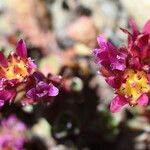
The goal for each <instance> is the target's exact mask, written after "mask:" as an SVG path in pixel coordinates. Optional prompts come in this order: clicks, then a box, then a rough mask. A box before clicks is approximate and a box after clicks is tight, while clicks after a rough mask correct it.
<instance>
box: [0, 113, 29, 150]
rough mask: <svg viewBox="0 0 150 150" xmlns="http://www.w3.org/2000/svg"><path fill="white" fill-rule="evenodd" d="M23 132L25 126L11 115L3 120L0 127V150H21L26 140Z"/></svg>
mask: <svg viewBox="0 0 150 150" xmlns="http://www.w3.org/2000/svg"><path fill="white" fill-rule="evenodd" d="M25 130H26V126H25V124H24V123H23V122H21V121H19V120H18V119H17V118H16V116H14V115H11V116H10V117H9V118H8V119H3V120H2V121H1V126H0V133H1V134H0V149H1V150H22V149H23V145H24V142H25V140H26V136H25Z"/></svg>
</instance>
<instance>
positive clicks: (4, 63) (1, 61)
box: [0, 52, 8, 67]
mask: <svg viewBox="0 0 150 150" xmlns="http://www.w3.org/2000/svg"><path fill="white" fill-rule="evenodd" d="M0 65H1V66H3V67H7V65H8V63H7V60H6V58H5V55H4V53H3V52H0Z"/></svg>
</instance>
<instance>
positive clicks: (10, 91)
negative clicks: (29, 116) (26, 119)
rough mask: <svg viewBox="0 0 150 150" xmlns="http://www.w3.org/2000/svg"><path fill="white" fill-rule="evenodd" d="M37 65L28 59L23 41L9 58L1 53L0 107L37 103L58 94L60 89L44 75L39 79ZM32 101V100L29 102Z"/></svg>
mask: <svg viewBox="0 0 150 150" xmlns="http://www.w3.org/2000/svg"><path fill="white" fill-rule="evenodd" d="M35 70H36V65H35V63H34V61H33V60H32V59H30V58H28V57H27V48H26V44H25V42H24V41H23V40H22V39H21V40H20V41H19V42H18V44H17V48H16V52H15V53H13V52H11V53H10V54H9V56H8V58H6V57H5V55H4V53H3V52H0V107H2V106H3V105H4V104H5V103H7V102H8V103H11V102H15V101H21V103H22V102H26V103H27V102H28V103H29V102H30V103H31V102H32V103H34V102H37V101H38V100H39V98H40V99H42V100H44V99H45V98H49V97H52V96H56V95H57V94H58V89H57V88H56V87H55V86H54V85H53V84H52V82H51V81H50V80H47V79H46V78H45V77H44V76H43V75H41V76H42V77H39V78H37V75H36V74H38V73H36V71H35ZM29 99H30V100H29Z"/></svg>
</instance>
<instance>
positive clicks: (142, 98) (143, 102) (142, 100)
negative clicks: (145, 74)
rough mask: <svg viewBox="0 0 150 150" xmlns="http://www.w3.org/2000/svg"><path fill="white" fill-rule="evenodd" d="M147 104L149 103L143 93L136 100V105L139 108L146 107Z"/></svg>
mask: <svg viewBox="0 0 150 150" xmlns="http://www.w3.org/2000/svg"><path fill="white" fill-rule="evenodd" d="M148 102H149V98H148V96H147V94H145V93H144V94H142V95H141V96H140V97H139V98H138V100H137V103H138V104H139V105H141V106H146V105H147V104H148Z"/></svg>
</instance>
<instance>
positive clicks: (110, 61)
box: [93, 36, 126, 71]
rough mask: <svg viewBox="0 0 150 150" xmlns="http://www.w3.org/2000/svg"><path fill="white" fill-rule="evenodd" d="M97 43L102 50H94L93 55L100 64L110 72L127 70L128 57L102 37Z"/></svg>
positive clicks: (99, 37)
mask: <svg viewBox="0 0 150 150" xmlns="http://www.w3.org/2000/svg"><path fill="white" fill-rule="evenodd" d="M97 41H98V44H99V47H100V49H94V50H93V53H94V55H95V56H96V57H97V62H98V64H101V65H102V66H104V67H105V68H107V69H108V70H110V71H112V70H121V71H122V70H124V69H125V68H126V64H125V60H126V55H125V54H123V53H122V52H120V51H119V50H118V49H117V48H116V47H115V46H114V45H113V44H111V43H110V42H108V41H107V40H106V39H104V38H103V37H102V36H98V38H97Z"/></svg>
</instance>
